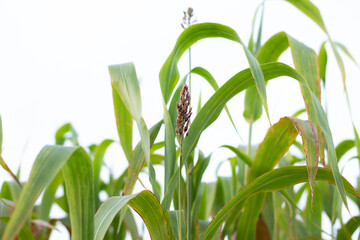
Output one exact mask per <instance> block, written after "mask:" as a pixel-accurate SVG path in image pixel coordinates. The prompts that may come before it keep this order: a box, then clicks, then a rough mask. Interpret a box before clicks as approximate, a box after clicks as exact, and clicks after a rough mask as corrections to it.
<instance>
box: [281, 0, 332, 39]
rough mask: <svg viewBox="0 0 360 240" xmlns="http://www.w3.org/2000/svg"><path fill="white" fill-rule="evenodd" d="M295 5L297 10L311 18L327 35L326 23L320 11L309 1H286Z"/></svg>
mask: <svg viewBox="0 0 360 240" xmlns="http://www.w3.org/2000/svg"><path fill="white" fill-rule="evenodd" d="M286 1H287V2H289V3H291V4H292V5H294V6H295V7H296V8H297V9H299V10H300V11H301V12H303V13H304V14H305V15H307V16H308V17H309V18H311V19H312V20H313V21H314V22H315V23H316V24H317V25H318V26H319V27H320V28H321V29H322V30H323V31H324V32H325V33H327V30H326V27H325V24H324V21H323V19H322V17H321V14H320V11H319V9H318V8H317V7H316V6H315V5H314V4H312V3H311V2H310V1H309V0H286Z"/></svg>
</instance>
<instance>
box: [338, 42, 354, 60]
mask: <svg viewBox="0 0 360 240" xmlns="http://www.w3.org/2000/svg"><path fill="white" fill-rule="evenodd" d="M334 44H335V45H336V46H337V47H338V48H340V49H341V51H343V52H344V53H345V54H346V55H347V56H348V57H349V58H350V59H351V60H352V61H353V62H354V63H355V64H356V65H357V63H356V61H355V58H354V57H353V56H352V55H351V53H350V52H349V50H348V49H347V47H345V46H344V44H342V43H339V42H334Z"/></svg>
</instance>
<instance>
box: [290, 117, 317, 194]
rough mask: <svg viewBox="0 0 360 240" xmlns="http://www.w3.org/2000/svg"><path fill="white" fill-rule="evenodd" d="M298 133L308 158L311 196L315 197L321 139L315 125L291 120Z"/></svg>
mask: <svg viewBox="0 0 360 240" xmlns="http://www.w3.org/2000/svg"><path fill="white" fill-rule="evenodd" d="M290 120H291V121H292V123H293V124H294V126H295V128H296V130H297V131H298V133H300V135H301V138H302V142H303V147H304V152H305V156H306V166H307V169H308V175H309V184H310V188H311V196H312V198H313V197H314V191H315V178H316V172H317V168H318V165H319V137H318V135H317V134H318V133H317V129H316V126H315V124H314V123H312V122H310V121H303V120H300V119H296V118H290Z"/></svg>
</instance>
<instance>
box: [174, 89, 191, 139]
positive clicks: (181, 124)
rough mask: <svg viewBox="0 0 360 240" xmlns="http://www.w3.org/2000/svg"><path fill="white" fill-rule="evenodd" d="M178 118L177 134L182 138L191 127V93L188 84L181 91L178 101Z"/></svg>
mask: <svg viewBox="0 0 360 240" xmlns="http://www.w3.org/2000/svg"><path fill="white" fill-rule="evenodd" d="M176 106H177V119H176V135H177V136H178V137H180V138H182V137H184V135H185V134H186V136H187V131H188V128H189V122H190V117H191V107H190V108H189V106H190V93H189V88H188V86H187V85H184V86H183V88H182V90H181V93H180V102H177V103H176Z"/></svg>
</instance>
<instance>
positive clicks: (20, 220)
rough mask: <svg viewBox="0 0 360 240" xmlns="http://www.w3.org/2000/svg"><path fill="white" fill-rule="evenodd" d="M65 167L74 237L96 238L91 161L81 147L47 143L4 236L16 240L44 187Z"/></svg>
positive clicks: (64, 172)
mask: <svg viewBox="0 0 360 240" xmlns="http://www.w3.org/2000/svg"><path fill="white" fill-rule="evenodd" d="M60 169H63V174H64V176H65V177H64V179H65V184H66V194H67V197H68V202H69V207H70V219H71V225H72V235H71V238H72V239H74V240H77V239H92V238H93V220H94V218H93V216H94V193H93V174H92V166H91V160H90V158H89V156H88V155H87V153H86V152H85V150H84V149H82V148H80V147H61V146H45V147H44V148H43V149H42V150H41V152H40V153H39V155H38V157H37V158H36V160H35V162H34V165H33V168H32V170H31V173H30V176H29V180H28V182H27V183H26V185H25V186H24V188H23V190H22V191H21V195H20V198H19V201H18V204H17V205H16V207H15V209H14V212H13V214H12V217H11V219H10V221H9V223H8V225H7V226H6V229H5V232H4V234H3V236H2V239H4V240H5V239H13V238H14V237H15V236H16V235H17V233H19V231H20V230H21V228H22V226H23V225H24V223H25V221H26V220H27V219H28V217H29V216H30V214H31V212H32V208H33V206H34V203H35V201H36V199H37V198H38V197H39V196H40V194H41V192H42V190H43V189H44V188H45V186H47V185H48V184H49V183H50V182H51V181H52V180H53V179H54V177H55V176H56V174H57V173H58V172H59V171H60Z"/></svg>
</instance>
